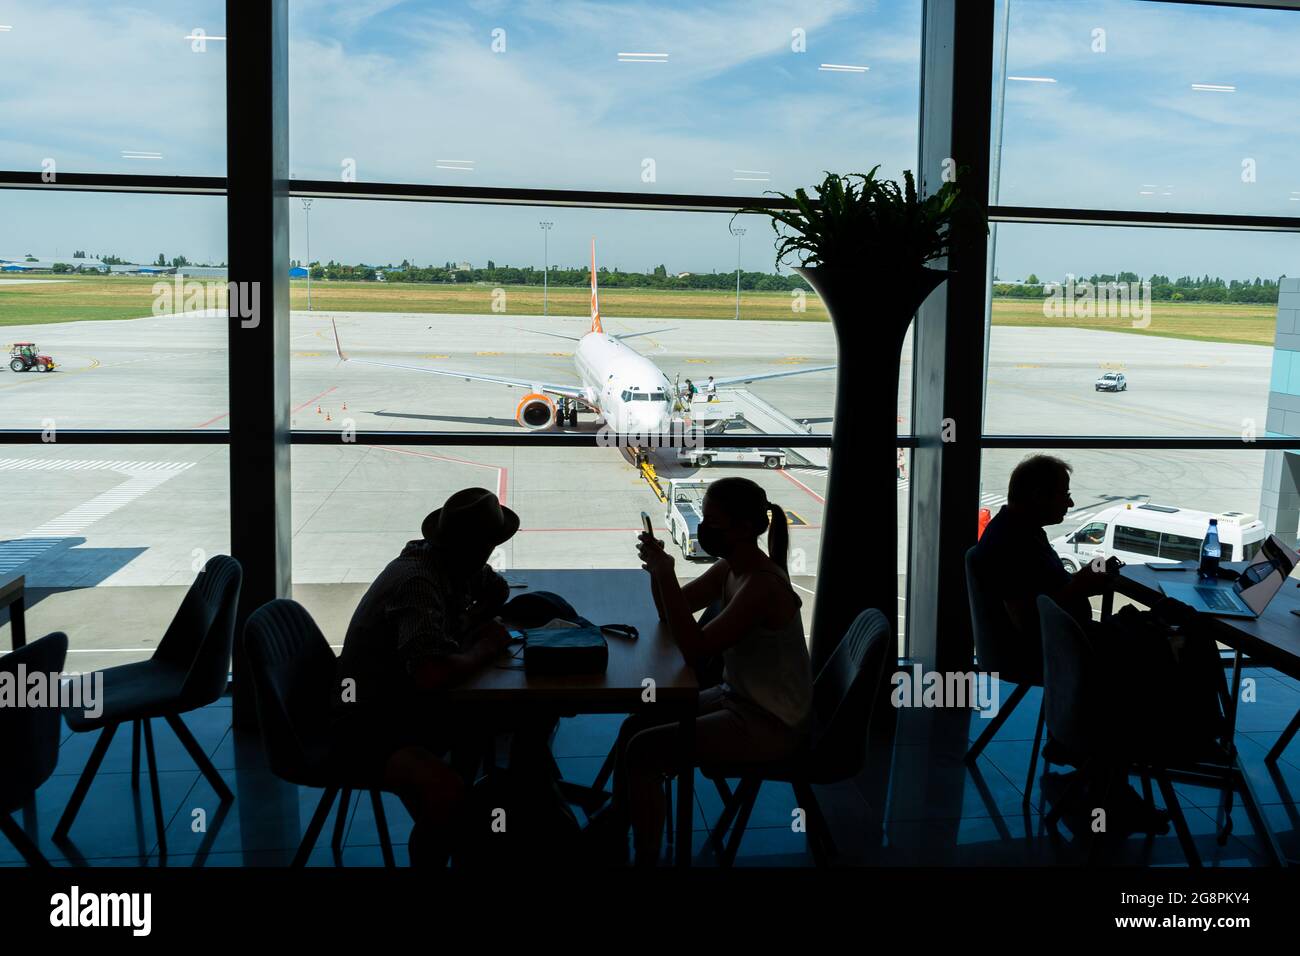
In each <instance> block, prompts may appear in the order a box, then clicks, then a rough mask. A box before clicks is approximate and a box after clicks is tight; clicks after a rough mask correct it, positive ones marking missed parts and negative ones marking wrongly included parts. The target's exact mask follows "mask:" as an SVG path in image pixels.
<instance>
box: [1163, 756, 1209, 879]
mask: <svg viewBox="0 0 1300 956" xmlns="http://www.w3.org/2000/svg"><path fill="white" fill-rule="evenodd" d="M1155 776H1156V783H1157V784H1159V785H1160V795H1161V796H1162V797H1163V798H1164V801H1165V809H1166V810H1168V811H1169V819H1170V821H1171V822H1172V823H1173V825H1174V832H1175V833H1177V834H1178V844H1179V846H1181V847H1182V848H1183V856H1185V857H1186V858H1187V865H1188V866H1189V867H1191V868H1192V869H1194V870H1199V869H1200V868H1201V855H1200V854H1199V853H1197V852H1196V843H1195V842H1194V841H1193V840H1192V831H1191V830H1189V829H1188V828H1187V818H1186V817H1184V816H1183V808H1182V805H1181V804H1180V803H1179V802H1178V794H1177V793H1175V792H1174V785H1173V784H1172V783H1170V782H1169V775H1168V774H1166V773H1164V772H1163V771H1161V772H1158V773H1156V775H1155Z"/></svg>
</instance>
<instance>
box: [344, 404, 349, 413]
mask: <svg viewBox="0 0 1300 956" xmlns="http://www.w3.org/2000/svg"><path fill="white" fill-rule="evenodd" d="M343 410H344V411H345V412H346V411H347V410H348V403H347V402H344V403H343Z"/></svg>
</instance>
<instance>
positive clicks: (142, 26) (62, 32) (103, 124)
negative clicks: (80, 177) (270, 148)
mask: <svg viewBox="0 0 1300 956" xmlns="http://www.w3.org/2000/svg"><path fill="white" fill-rule="evenodd" d="M225 26H226V10H225V4H224V3H221V2H220V0H136V2H133V3H131V4H130V5H129V6H126V5H121V4H106V3H92V2H89V0H65V2H61V3H19V4H12V3H6V4H3V5H0V62H3V63H4V77H5V78H6V79H7V81H8V82H5V83H3V85H0V91H2V92H0V98H2V99H3V101H4V123H3V126H0V169H11V170H22V171H27V172H41V173H42V174H45V175H53V176H55V177H56V178H57V176H58V174H59V173H122V174H128V175H129V174H136V175H162V176H224V175H225V172H226V44H225V33H226V29H225ZM65 241H66V242H84V241H86V237H84V236H83V235H79V234H78V233H77V232H75V231H74V232H71V233H69V234H67V235H66V239H65ZM118 248H119V249H120V248H121V247H118ZM4 254H5V253H4V251H3V250H0V255H4Z"/></svg>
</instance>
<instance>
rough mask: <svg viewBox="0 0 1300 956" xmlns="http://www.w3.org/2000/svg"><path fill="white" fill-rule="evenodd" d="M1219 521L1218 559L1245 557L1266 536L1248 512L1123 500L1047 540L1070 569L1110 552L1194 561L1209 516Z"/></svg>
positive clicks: (1135, 558) (1149, 560)
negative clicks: (1063, 533)
mask: <svg viewBox="0 0 1300 956" xmlns="http://www.w3.org/2000/svg"><path fill="white" fill-rule="evenodd" d="M1211 518H1217V519H1218V522H1219V544H1220V546H1221V547H1222V548H1223V556H1222V558H1221V560H1223V561H1225V562H1226V561H1249V560H1250V559H1251V558H1253V557H1254V556H1255V553H1256V552H1257V551H1258V550H1259V546H1260V544H1261V542H1263V540H1264V539H1265V538H1267V537H1268V529H1266V528H1265V527H1264V522H1262V521H1260V520H1258V519H1257V518H1256V517H1255V516H1254V515H1252V514H1245V513H1243V512H1240V511H1225V512H1222V513H1220V514H1215V513H1213V512H1210V511H1193V510H1191V509H1190V508H1175V507H1173V506H1171V505H1155V504H1141V505H1140V504H1133V503H1129V504H1125V505H1116V506H1115V507H1113V508H1107V509H1106V510H1105V511H1100V512H1098V513H1097V514H1095V515H1093V516H1092V517H1091V518H1089V519H1088V520H1087V521H1086V522H1085V523H1084V524H1082V525H1080V526H1079V527H1078V528H1076V529H1075V530H1074V531H1072V532H1071V533H1070V534H1065V535H1061V536H1060V537H1059V538H1054V539H1053V540H1052V542H1051V544H1052V550H1054V551H1055V552H1056V554H1057V557H1059V558H1060V559H1061V564H1063V565H1064V566H1065V569H1066V570H1067V571H1070V572H1071V573H1073V572H1075V571H1077V570H1079V568H1081V567H1083V566H1084V565H1085V564H1088V563H1089V562H1090V561H1092V560H1093V559H1094V558H1100V559H1101V560H1103V561H1104V560H1105V559H1106V558H1109V557H1111V556H1112V555H1114V556H1115V557H1117V558H1119V559H1120V560H1121V561H1123V562H1124V563H1125V564H1168V563H1172V562H1175V561H1189V560H1190V561H1196V560H1199V559H1200V557H1201V542H1202V541H1203V540H1204V539H1205V532H1206V530H1207V529H1208V528H1209V526H1210V519H1211Z"/></svg>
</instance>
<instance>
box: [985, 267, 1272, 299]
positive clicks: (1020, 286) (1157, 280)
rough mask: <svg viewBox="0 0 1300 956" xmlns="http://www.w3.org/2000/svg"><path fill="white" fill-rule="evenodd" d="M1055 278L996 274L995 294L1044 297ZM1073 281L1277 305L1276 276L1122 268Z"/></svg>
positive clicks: (1166, 295)
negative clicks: (1173, 274) (1017, 279)
mask: <svg viewBox="0 0 1300 956" xmlns="http://www.w3.org/2000/svg"><path fill="white" fill-rule="evenodd" d="M1053 281H1057V280H1048V281H1046V282H1045V281H1041V280H1040V279H1039V278H1038V276H1036V275H1034V274H1032V273H1031V274H1030V275H1028V276H1026V277H1025V281H1024V282H1023V283H1015V284H1012V283H1005V282H1002V283H1000V282H998V281H997V279H996V278H995V279H994V280H993V295H994V297H995V298H1006V299H1041V298H1043V297H1044V296H1046V295H1050V294H1051V289H1050V285H1051V283H1052V282H1053ZM1074 281H1075V283H1076V284H1078V283H1081V282H1090V283H1092V284H1093V285H1094V286H1097V285H1099V284H1100V285H1104V284H1106V283H1110V282H1121V283H1133V282H1137V283H1141V282H1150V283H1151V300H1152V301H1153V302H1233V303H1242V304H1246V303H1258V304H1262V305H1277V287H1278V284H1277V280H1275V279H1262V278H1259V277H1258V276H1257V277H1256V278H1254V279H1253V280H1252V279H1230V280H1226V281H1225V280H1224V279H1220V278H1218V277H1211V276H1208V275H1206V276H1201V277H1200V278H1197V277H1196V276H1179V277H1178V278H1177V279H1170V278H1169V276H1165V275H1160V274H1158V273H1157V274H1153V275H1150V276H1147V277H1146V278H1143V277H1141V276H1139V275H1138V274H1137V273H1136V272H1120V273H1118V274H1111V275H1107V274H1096V273H1094V274H1093V275H1091V276H1082V275H1080V276H1075V279H1074ZM1057 284H1060V283H1059V282H1058V283H1057Z"/></svg>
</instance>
